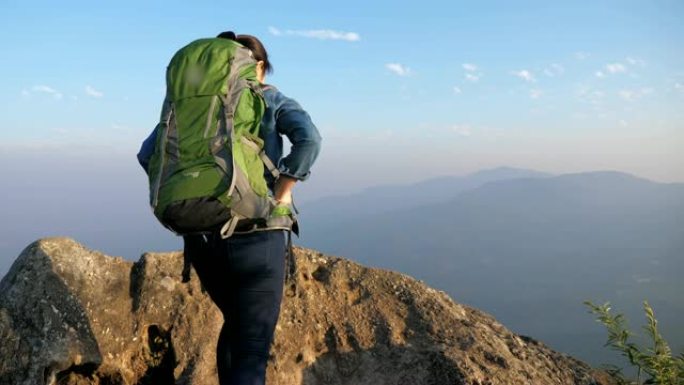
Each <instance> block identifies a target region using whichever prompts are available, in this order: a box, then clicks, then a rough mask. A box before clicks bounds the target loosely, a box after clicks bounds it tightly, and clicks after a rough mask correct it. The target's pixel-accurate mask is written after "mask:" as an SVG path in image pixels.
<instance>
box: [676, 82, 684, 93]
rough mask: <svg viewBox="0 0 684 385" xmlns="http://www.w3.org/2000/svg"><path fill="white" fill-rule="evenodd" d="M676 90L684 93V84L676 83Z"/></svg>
mask: <svg viewBox="0 0 684 385" xmlns="http://www.w3.org/2000/svg"><path fill="white" fill-rule="evenodd" d="M674 88H675V89H676V90H679V91H684V84H683V83H675V85H674Z"/></svg>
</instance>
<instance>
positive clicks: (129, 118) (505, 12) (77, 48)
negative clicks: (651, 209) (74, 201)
mask: <svg viewBox="0 0 684 385" xmlns="http://www.w3.org/2000/svg"><path fill="white" fill-rule="evenodd" d="M230 3H233V2H230ZM230 3H229V2H218V1H197V2H192V3H190V2H185V1H164V2H162V1H148V2H140V1H136V2H134V1H117V2H85V1H65V2H60V3H59V4H58V5H56V3H54V2H47V1H13V0H9V1H8V0H4V1H2V2H1V3H0V11H1V12H0V26H1V27H0V31H1V32H2V33H1V34H0V42H1V44H2V47H3V49H2V53H0V55H1V56H0V58H1V60H0V71H2V73H3V74H4V76H2V77H0V85H1V87H2V88H1V89H2V91H3V92H2V93H0V103H1V104H2V105H3V106H4V107H3V113H2V114H0V151H5V152H13V151H14V152H16V151H24V152H29V153H31V152H40V151H44V150H45V149H46V148H49V149H50V150H51V151H53V152H54V153H57V154H60V153H62V154H65V155H66V154H72V153H73V152H82V153H89V151H88V150H89V149H94V150H93V151H91V152H92V154H93V155H92V156H96V155H97V154H98V153H100V152H101V151H107V152H111V153H112V154H114V153H116V154H121V155H122V156H131V157H132V156H133V155H134V153H135V152H136V151H137V147H138V143H139V142H140V141H141V140H142V139H143V138H144V137H145V136H146V135H147V133H148V132H149V130H151V129H152V127H154V125H155V123H156V119H157V118H158V114H159V107H160V104H161V99H162V97H163V93H164V82H163V81H164V69H165V66H166V64H167V62H168V60H169V59H170V57H171V55H172V54H173V53H174V52H175V51H176V50H177V49H178V48H180V47H181V46H182V45H184V44H186V43H188V42H189V41H191V40H193V39H196V38H200V37H207V36H213V35H215V34H216V33H218V32H220V31H223V30H229V29H232V30H234V31H236V32H238V33H251V34H254V35H256V36H258V37H260V38H261V39H262V40H263V42H264V43H265V45H266V47H267V49H268V50H269V52H270V55H271V57H272V61H273V64H274V67H275V73H274V74H273V76H271V77H269V79H268V80H269V82H272V83H273V84H275V85H276V86H278V87H279V88H280V89H281V90H282V91H283V92H284V93H285V94H287V95H289V96H292V97H294V98H295V99H297V100H298V101H299V102H300V103H301V104H302V105H303V106H304V107H305V108H306V109H307V110H308V111H309V113H310V114H311V116H312V117H313V119H314V121H315V123H316V124H317V126H318V127H319V129H320V131H321V133H322V135H323V138H324V147H323V152H322V155H321V158H320V161H319V163H318V164H317V165H316V168H315V169H314V174H313V175H316V171H319V174H324V176H322V177H321V178H320V181H321V182H326V183H327V182H330V183H333V182H332V181H333V179H334V180H335V181H336V182H337V183H338V184H339V188H341V189H343V188H344V187H345V186H346V187H347V188H350V189H352V188H357V187H363V186H366V185H372V184H383V183H393V182H408V181H415V180H420V179H425V178H427V177H430V176H435V175H444V174H462V173H464V172H469V171H474V170H477V169H481V168H486V167H495V166H499V165H508V166H517V167H527V168H535V169H539V170H544V171H552V172H575V171H589V170H596V169H615V170H621V171H626V172H631V173H635V174H637V175H640V176H644V177H647V178H651V179H655V180H661V181H684V155H682V153H683V152H682V151H681V149H682V148H684V130H683V129H684V127H683V126H684V123H683V122H684V108H683V107H684V50H683V49H682V47H683V46H684V45H683V44H682V42H683V41H684V23H682V19H683V17H684V2H681V1H649V2H646V1H567V2H564V3H559V2H542V1H519V2H509V1H478V2H475V1H472V2H460V1H443V2H440V1H421V2H406V3H403V2H396V1H392V2H390V1H373V2H369V1H365V2H358V1H348V2H321V1H308V2H297V1H295V2H270V1H259V2H252V3H246V2H243V3H242V4H243V5H242V6H240V8H239V9H236V8H235V7H231V5H230ZM369 165H370V166H369ZM360 170H361V171H360ZM136 172H137V170H136ZM331 175H334V177H332V176H331ZM379 176H380V177H379Z"/></svg>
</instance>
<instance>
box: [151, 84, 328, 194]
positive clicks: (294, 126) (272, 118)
mask: <svg viewBox="0 0 684 385" xmlns="http://www.w3.org/2000/svg"><path fill="white" fill-rule="evenodd" d="M263 91H264V99H265V100H266V111H265V113H264V117H263V119H262V121H261V128H260V131H259V136H260V137H261V139H263V140H264V151H265V152H266V155H268V157H269V158H270V159H271V160H272V161H273V163H274V164H276V165H277V166H278V169H279V170H280V173H281V174H283V175H287V176H290V177H293V178H295V179H297V180H300V181H303V180H306V179H307V178H308V177H309V175H310V174H311V171H310V170H311V166H312V165H313V163H314V161H315V160H316V158H317V157H318V153H319V152H320V150H321V135H320V134H319V132H318V129H317V128H316V126H315V125H314V124H313V122H312V121H311V117H310V116H309V114H308V113H307V112H306V111H304V109H302V107H301V106H300V105H299V103H297V102H296V101H295V100H294V99H291V98H288V97H287V96H285V95H283V93H282V92H280V91H279V90H278V89H277V88H275V87H273V86H270V85H267V86H264V87H263ZM282 135H285V136H287V138H288V140H289V141H290V143H292V148H291V150H290V153H289V154H288V155H287V156H285V157H283V137H282ZM156 137H157V132H156V130H153V131H152V133H151V134H150V136H148V137H147V139H145V140H144V141H143V143H142V146H141V147H140V151H139V152H138V162H140V165H141V166H142V167H143V168H144V169H145V172H147V168H148V165H149V161H150V157H152V153H153V152H154V145H155V141H156ZM264 175H265V177H266V180H267V181H268V184H269V187H270V188H271V190H272V189H273V182H274V181H273V177H272V175H271V173H270V172H268V171H266V172H265V173H264Z"/></svg>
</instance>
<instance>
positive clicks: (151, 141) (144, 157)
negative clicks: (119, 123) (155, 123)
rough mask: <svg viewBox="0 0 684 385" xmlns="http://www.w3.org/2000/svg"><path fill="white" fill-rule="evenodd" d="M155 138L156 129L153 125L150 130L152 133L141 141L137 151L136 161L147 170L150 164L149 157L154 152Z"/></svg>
mask: <svg viewBox="0 0 684 385" xmlns="http://www.w3.org/2000/svg"><path fill="white" fill-rule="evenodd" d="M156 140H157V129H156V127H155V129H154V130H152V133H150V135H149V136H148V137H147V139H145V140H144V141H143V142H142V145H141V146H140V151H138V163H140V165H141V166H142V168H143V169H144V170H145V172H147V168H148V167H149V165H150V158H151V157H152V154H153V153H154V145H155V142H156Z"/></svg>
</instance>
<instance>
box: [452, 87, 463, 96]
mask: <svg viewBox="0 0 684 385" xmlns="http://www.w3.org/2000/svg"><path fill="white" fill-rule="evenodd" d="M461 92H462V91H461V88H460V87H458V86H454V94H455V95H459V94H461Z"/></svg>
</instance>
